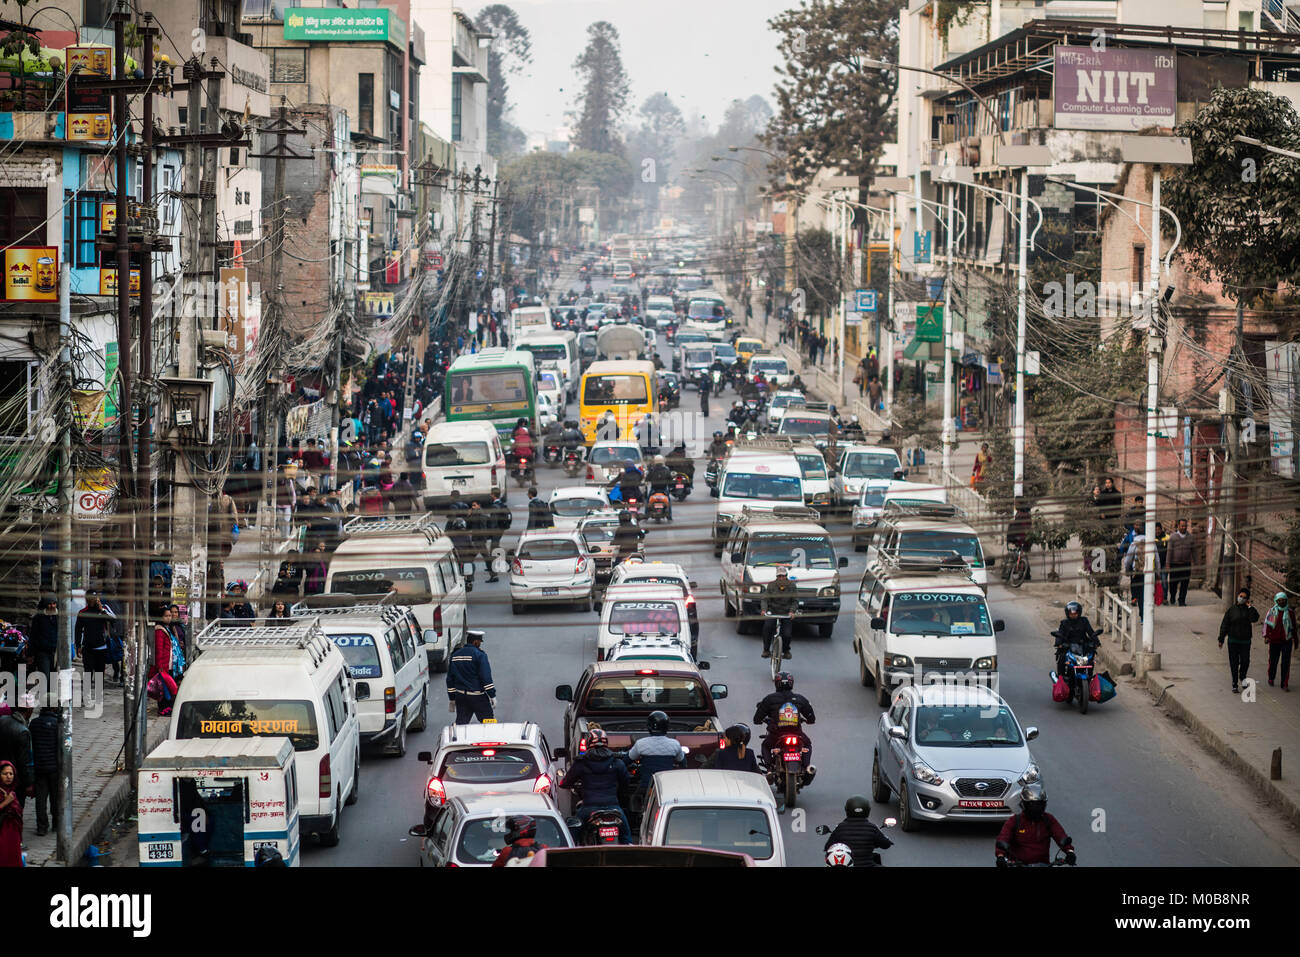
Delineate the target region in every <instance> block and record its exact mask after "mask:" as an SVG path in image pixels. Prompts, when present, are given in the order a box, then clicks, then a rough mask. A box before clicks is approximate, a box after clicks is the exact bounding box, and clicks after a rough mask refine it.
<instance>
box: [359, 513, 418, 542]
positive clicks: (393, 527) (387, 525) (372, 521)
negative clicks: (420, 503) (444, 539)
mask: <svg viewBox="0 0 1300 957" xmlns="http://www.w3.org/2000/svg"><path fill="white" fill-rule="evenodd" d="M419 533H424V534H430V533H431V534H432V535H433V536H434V537H435V538H436V537H438V536H440V535H442V526H440V525H439V524H438V522H437V519H436V518H435V516H434V514H433V513H432V512H425V513H424V514H423V515H418V516H415V517H414V518H387V517H379V518H370V517H368V516H365V515H358V516H357V517H356V518H354V519H351V520H349V521H348V523H347V524H346V525H344V526H343V534H344V535H412V534H419Z"/></svg>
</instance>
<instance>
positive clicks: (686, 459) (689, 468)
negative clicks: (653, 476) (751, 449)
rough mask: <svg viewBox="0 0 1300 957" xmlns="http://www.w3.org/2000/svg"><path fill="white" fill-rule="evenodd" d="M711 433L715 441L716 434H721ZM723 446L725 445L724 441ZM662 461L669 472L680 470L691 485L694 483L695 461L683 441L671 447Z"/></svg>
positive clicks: (719, 433) (718, 434)
mask: <svg viewBox="0 0 1300 957" xmlns="http://www.w3.org/2000/svg"><path fill="white" fill-rule="evenodd" d="M713 434H714V436H715V441H716V437H717V436H720V435H722V433H721V432H714V433H713ZM723 447H724V448H725V447H726V446H725V443H724V445H723ZM710 448H712V446H710ZM664 461H665V462H666V463H667V465H668V468H669V470H670V471H671V472H673V473H674V474H676V473H678V472H680V473H682V474H683V475H685V476H686V480H687V482H688V483H690V484H691V485H694V484H695V462H694V461H693V460H692V459H691V457H690V455H689V454H688V453H687V451H686V443H685V442H678V443H677V445H675V446H674V447H673V450H672V451H671V452H669V453H668V457H667V458H666V459H665V460H664Z"/></svg>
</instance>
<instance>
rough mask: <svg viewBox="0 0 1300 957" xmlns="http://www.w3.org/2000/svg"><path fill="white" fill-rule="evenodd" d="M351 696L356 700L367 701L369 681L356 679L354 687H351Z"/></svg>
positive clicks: (368, 697) (368, 698)
mask: <svg viewBox="0 0 1300 957" xmlns="http://www.w3.org/2000/svg"><path fill="white" fill-rule="evenodd" d="M352 697H354V698H356V699H357V700H358V701H369V700H370V683H369V682H367V681H358V682H357V683H356V687H355V688H354V689H353V692H352Z"/></svg>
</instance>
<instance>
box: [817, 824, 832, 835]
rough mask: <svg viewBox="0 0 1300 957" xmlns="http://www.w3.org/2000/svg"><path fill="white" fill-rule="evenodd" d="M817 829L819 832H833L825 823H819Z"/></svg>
mask: <svg viewBox="0 0 1300 957" xmlns="http://www.w3.org/2000/svg"><path fill="white" fill-rule="evenodd" d="M816 830H817V833H818V834H829V833H830V832H831V829H830V828H829V827H827V826H826V825H825V824H818V825H817V828H816Z"/></svg>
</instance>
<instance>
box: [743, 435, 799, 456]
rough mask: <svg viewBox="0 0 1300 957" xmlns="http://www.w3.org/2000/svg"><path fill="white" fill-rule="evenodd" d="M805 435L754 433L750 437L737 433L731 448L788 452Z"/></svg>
mask: <svg viewBox="0 0 1300 957" xmlns="http://www.w3.org/2000/svg"><path fill="white" fill-rule="evenodd" d="M803 438H807V436H799V435H775V434H773V435H756V436H754V437H753V438H752V439H751V438H749V437H748V436H746V435H744V434H743V433H741V434H737V436H736V440H735V442H734V443H733V444H732V446H731V447H732V448H733V449H743V450H744V451H746V452H761V451H763V450H764V449H768V450H770V451H773V452H789V451H790V449H791V448H792V447H793V446H794V444H795V442H796V441H797V440H799V439H803Z"/></svg>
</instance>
